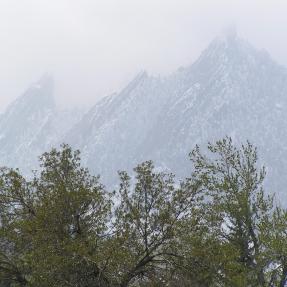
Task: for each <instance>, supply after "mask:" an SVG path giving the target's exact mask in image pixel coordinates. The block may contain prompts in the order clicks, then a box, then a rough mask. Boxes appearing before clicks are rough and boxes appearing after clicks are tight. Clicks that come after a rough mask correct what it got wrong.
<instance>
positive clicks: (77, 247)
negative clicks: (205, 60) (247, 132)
mask: <svg viewBox="0 0 287 287" xmlns="http://www.w3.org/2000/svg"><path fill="white" fill-rule="evenodd" d="M190 159H191V163H192V166H191V170H190V176H189V177H188V178H186V179H183V180H179V179H177V178H176V176H175V175H173V174H169V173H165V172H158V171H157V170H156V169H155V167H154V164H153V163H152V162H151V161H147V162H144V163H141V164H139V165H138V166H137V167H135V169H134V173H132V174H128V173H127V172H125V171H120V172H119V184H118V186H117V188H115V189H114V190H111V191H108V190H107V189H106V188H105V187H104V186H103V185H102V184H101V182H100V177H98V176H93V175H91V174H90V172H89V170H88V169H86V168H84V167H83V166H82V165H81V160H80V152H79V151H73V150H72V148H71V147H70V146H68V145H62V146H61V148H60V149H59V150H57V149H52V150H51V151H50V152H47V153H44V154H43V155H42V156H41V157H40V170H39V171H37V172H35V173H34V177H33V178H32V179H27V178H25V177H24V176H22V175H21V173H20V171H19V170H14V169H9V168H5V167H3V168H1V170H0V286H1V287H19V286H27V287H36V286H37V287H39V286H41V287H53V286H55V287H68V286H75V287H88V286H89V287H90V286H94V287H128V286H143V287H144V286H146V287H148V286H150V287H152V286H171V287H172V286H194V287H205V286H206V287H209V286H210V287H217V286H222V287H224V286H226V287H229V286H236V287H237V286H238V287H241V286H242V287H243V286H250V287H253V286H254V287H259V286H262V287H265V286H266V287H267V286H270V287H271V286H280V287H283V286H287V238H286V237H287V223H286V222H287V220H286V219H287V212H286V210H285V209H284V208H283V207H281V206H276V205H275V204H274V202H273V196H272V194H271V193H267V194H266V192H265V190H264V178H265V176H266V172H265V169H264V167H260V165H259V164H258V155H257V150H256V148H255V147H254V146H252V144H250V143H249V142H247V143H246V144H243V145H242V146H240V147H237V146H236V145H235V144H233V142H232V140H231V139H230V138H224V139H223V140H219V141H217V142H215V143H213V144H211V143H210V144H208V146H207V149H205V152H202V150H201V149H200V148H199V147H198V146H197V147H196V148H195V149H194V150H193V151H192V152H191V153H190Z"/></svg>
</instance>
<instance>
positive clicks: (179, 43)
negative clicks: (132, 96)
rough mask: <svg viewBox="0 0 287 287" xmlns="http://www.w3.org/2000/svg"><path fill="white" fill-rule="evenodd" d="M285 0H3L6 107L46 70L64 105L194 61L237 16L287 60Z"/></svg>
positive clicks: (0, 62) (0, 39)
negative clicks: (143, 73)
mask: <svg viewBox="0 0 287 287" xmlns="http://www.w3.org/2000/svg"><path fill="white" fill-rule="evenodd" d="M286 11H287V1H285V0H281V1H280V0H246V1H245V0H234V1H232V0H217V1H215V0H0V111H3V110H4V108H5V107H6V106H7V104H8V103H10V102H12V100H13V99H15V98H16V97H18V96H19V95H20V94H22V93H23V92H24V91H25V89H26V88H27V87H28V86H29V84H30V83H32V82H34V81H36V80H37V79H38V78H40V77H41V75H42V74H43V73H45V72H50V73H53V74H54V77H55V80H56V99H57V102H58V103H59V105H60V106H66V105H67V103H69V104H70V105H79V104H89V105H90V104H93V103H95V102H96V101H97V100H98V99H99V98H100V97H102V96H105V95H107V94H110V93H112V92H116V91H119V90H120V89H121V88H122V87H123V86H124V85H125V84H127V83H128V81H130V80H131V79H132V78H133V77H134V76H135V75H136V74H137V73H138V72H139V71H141V70H147V72H148V73H149V74H155V75H158V74H162V75H165V74H168V73H170V72H172V71H174V70H176V69H177V68H178V67H180V66H186V65H189V64H191V63H192V62H193V61H194V60H195V59H196V58H197V57H198V55H199V54H200V52H201V51H202V49H204V48H205V47H206V46H207V45H208V43H209V42H210V41H211V40H212V39H213V38H214V37H215V36H216V35H218V34H219V33H220V31H221V30H222V29H223V28H224V27H225V26H227V25H230V24H231V23H236V25H237V29H238V33H239V35H241V36H243V37H244V38H247V39H248V40H249V41H250V42H251V43H253V44H254V45H255V46H256V47H258V48H265V49H266V50H268V51H269V52H270V54H271V55H272V56H273V58H275V59H276V60H277V61H278V62H280V63H281V64H284V65H286V66H287V17H286Z"/></svg>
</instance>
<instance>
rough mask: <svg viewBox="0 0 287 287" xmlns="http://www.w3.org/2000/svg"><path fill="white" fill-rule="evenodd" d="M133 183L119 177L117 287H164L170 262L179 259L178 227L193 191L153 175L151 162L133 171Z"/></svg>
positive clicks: (166, 176)
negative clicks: (154, 284) (151, 285)
mask: <svg viewBox="0 0 287 287" xmlns="http://www.w3.org/2000/svg"><path fill="white" fill-rule="evenodd" d="M135 172H136V182H135V183H134V184H132V183H131V180H130V177H129V176H128V175H127V173H126V172H121V173H120V178H121V184H120V189H119V197H120V198H119V205H118V207H117V209H116V213H115V214H116V221H115V233H116V238H117V241H118V244H119V246H118V247H119V248H120V250H121V257H120V258H121V259H122V260H121V261H120V262H119V265H118V267H117V270H118V271H117V273H118V274H120V276H119V279H118V280H119V286H121V287H125V286H130V285H133V283H135V282H138V281H139V280H140V279H141V280H140V281H141V282H142V283H141V284H144V283H147V282H150V281H151V280H152V281H153V280H154V281H155V279H154V277H156V278H157V280H159V282H161V284H162V285H165V284H166V282H167V278H166V277H165V278H160V274H165V275H167V272H165V271H166V270H169V269H170V268H171V265H172V260H173V258H175V257H178V256H180V254H178V253H177V249H176V245H177V238H178V234H179V232H181V227H182V226H181V223H182V222H183V221H184V220H185V219H186V218H187V217H190V216H191V213H192V209H193V205H194V202H195V198H196V196H197V187H196V186H192V187H191V188H190V189H189V190H184V189H183V188H182V187H183V186H182V185H181V186H179V187H178V188H176V187H175V183H174V176H173V175H172V174H164V173H162V172H158V173H157V172H155V171H154V166H153V164H152V162H150V161H148V162H145V163H143V164H141V165H139V166H137V167H136V168H135Z"/></svg>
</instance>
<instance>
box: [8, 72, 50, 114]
mask: <svg viewBox="0 0 287 287" xmlns="http://www.w3.org/2000/svg"><path fill="white" fill-rule="evenodd" d="M53 92H54V79H53V77H52V75H50V74H44V75H43V76H42V77H41V78H40V79H39V80H38V81H37V82H35V83H33V84H32V85H31V86H30V87H29V88H28V89H27V90H26V91H25V92H24V93H23V95H22V96H21V97H19V98H18V99H17V100H16V101H15V102H13V103H12V104H11V105H10V106H9V107H8V109H7V113H8V114H9V113H11V112H13V111H15V110H16V111H17V113H18V112H19V111H20V110H23V111H31V110H34V111H36V110H38V111H40V110H47V109H48V110H53V109H54V108H55V100H54V95H53Z"/></svg>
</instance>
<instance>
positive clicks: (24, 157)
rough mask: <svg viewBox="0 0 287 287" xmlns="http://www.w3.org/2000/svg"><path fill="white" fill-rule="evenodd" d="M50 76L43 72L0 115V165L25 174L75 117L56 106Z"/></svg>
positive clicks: (67, 128) (57, 140)
mask: <svg viewBox="0 0 287 287" xmlns="http://www.w3.org/2000/svg"><path fill="white" fill-rule="evenodd" d="M53 90H54V81H53V78H52V76H50V75H44V76H43V77H42V78H41V79H40V80H39V81H38V82H36V83H34V84H33V85H31V87H30V88H29V89H28V90H27V91H26V92H25V93H24V94H23V95H22V96H21V97H19V98H18V99H17V100H16V101H15V102H13V103H12V104H11V105H10V106H9V107H8V108H7V110H6V111H5V113H4V114H2V115H1V117H0V166H9V167H15V168H19V169H20V170H21V171H22V172H24V173H25V174H29V173H30V171H31V170H32V169H35V168H36V167H37V166H38V165H37V163H38V156H39V155H41V154H42V153H43V152H44V151H47V150H48V149H50V148H51V147H52V146H54V145H57V144H58V142H59V139H60V138H62V137H63V135H64V133H65V132H66V131H67V130H69V129H70V128H71V127H72V125H73V124H74V123H75V121H76V119H77V114H75V113H74V112H73V113H72V112H61V113H59V112H58V111H57V109H56V105H55V100H54V97H53Z"/></svg>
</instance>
